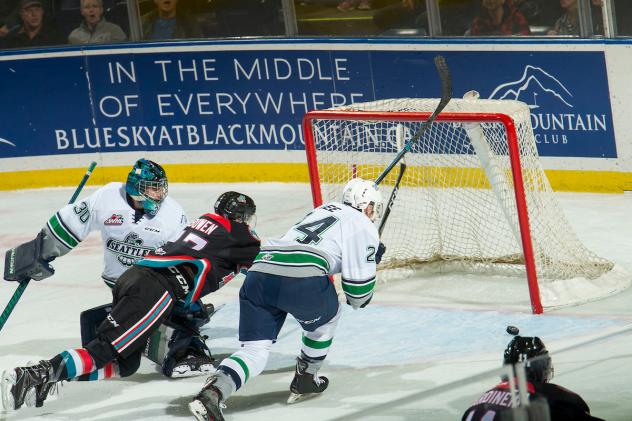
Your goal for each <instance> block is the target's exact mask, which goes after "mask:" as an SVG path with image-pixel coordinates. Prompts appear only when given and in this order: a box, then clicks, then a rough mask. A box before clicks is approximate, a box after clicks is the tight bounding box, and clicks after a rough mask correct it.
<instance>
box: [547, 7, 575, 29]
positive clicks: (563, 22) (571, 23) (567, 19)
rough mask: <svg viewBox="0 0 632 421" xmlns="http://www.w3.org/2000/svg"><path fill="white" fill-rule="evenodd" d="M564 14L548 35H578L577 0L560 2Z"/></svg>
mask: <svg viewBox="0 0 632 421" xmlns="http://www.w3.org/2000/svg"><path fill="white" fill-rule="evenodd" d="M560 6H562V9H564V14H563V15H562V16H560V17H559V19H558V20H557V21H556V22H555V24H554V25H553V29H551V30H550V31H549V32H548V35H579V9H578V7H577V0H560Z"/></svg>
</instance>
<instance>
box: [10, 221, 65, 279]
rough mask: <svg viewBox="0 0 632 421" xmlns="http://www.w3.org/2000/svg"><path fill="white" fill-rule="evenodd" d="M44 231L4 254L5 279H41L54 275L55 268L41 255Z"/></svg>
mask: <svg viewBox="0 0 632 421" xmlns="http://www.w3.org/2000/svg"><path fill="white" fill-rule="evenodd" d="M42 240H43V237H42V233H41V232H40V233H39V234H38V236H37V237H36V238H35V239H33V240H31V241H29V242H26V243H24V244H20V245H19V246H17V247H14V248H12V249H11V250H8V251H7V252H6V254H5V256H4V279H5V280H7V281H24V280H27V279H33V280H35V281H41V280H42V279H46V278H48V277H50V276H52V275H53V274H54V273H55V269H53V267H52V266H51V265H49V264H48V262H47V261H46V260H44V259H42V257H41V248H42Z"/></svg>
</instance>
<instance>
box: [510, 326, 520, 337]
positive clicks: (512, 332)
mask: <svg viewBox="0 0 632 421" xmlns="http://www.w3.org/2000/svg"><path fill="white" fill-rule="evenodd" d="M507 333H509V334H510V335H514V336H515V335H517V334H518V333H520V330H519V329H518V328H517V327H516V326H507Z"/></svg>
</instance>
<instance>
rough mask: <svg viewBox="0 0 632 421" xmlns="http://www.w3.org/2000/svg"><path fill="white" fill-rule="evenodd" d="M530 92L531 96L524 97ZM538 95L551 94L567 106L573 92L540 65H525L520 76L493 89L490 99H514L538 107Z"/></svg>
mask: <svg viewBox="0 0 632 421" xmlns="http://www.w3.org/2000/svg"><path fill="white" fill-rule="evenodd" d="M528 94H532V98H526V97H527V96H528ZM538 96H553V97H555V98H557V99H558V100H559V101H560V102H562V103H563V104H564V105H566V106H567V107H570V108H573V104H571V103H570V100H571V98H572V97H573V94H571V93H570V91H569V90H568V89H566V87H565V86H564V85H563V84H562V82H560V81H559V80H558V79H557V78H556V77H554V76H553V75H551V74H550V73H548V72H546V71H545V70H544V69H542V68H540V67H535V66H531V65H527V66H526V67H525V68H524V72H523V73H522V77H521V78H520V79H519V80H517V81H514V82H508V83H503V84H502V85H499V86H498V87H496V89H494V92H492V94H491V95H490V96H489V98H490V99H515V100H521V101H524V102H526V103H527V104H529V108H531V109H535V108H539V107H540V106H539V105H538Z"/></svg>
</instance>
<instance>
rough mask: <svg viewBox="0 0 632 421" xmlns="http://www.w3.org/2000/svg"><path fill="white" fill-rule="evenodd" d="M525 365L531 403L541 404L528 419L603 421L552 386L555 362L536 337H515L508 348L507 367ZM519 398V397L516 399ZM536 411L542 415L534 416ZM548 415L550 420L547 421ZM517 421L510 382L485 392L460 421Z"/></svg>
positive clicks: (572, 396)
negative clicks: (513, 410)
mask: <svg viewBox="0 0 632 421" xmlns="http://www.w3.org/2000/svg"><path fill="white" fill-rule="evenodd" d="M518 362H524V363H525V370H526V375H527V389H528V395H529V400H530V401H539V402H542V399H544V400H545V402H543V405H544V408H543V409H544V411H543V412H544V413H540V412H542V407H539V406H537V405H530V406H533V408H531V409H530V410H532V413H531V414H529V418H528V419H537V420H543V421H545V419H546V420H548V419H550V421H569V420H573V421H589V420H591V421H603V420H601V418H597V417H593V416H592V415H590V409H589V408H588V404H586V402H585V401H584V400H583V399H582V398H581V396H579V395H578V394H577V393H574V392H571V391H570V390H568V389H565V388H563V387H562V386H558V385H556V384H553V383H549V382H550V380H551V379H552V378H553V362H552V360H551V357H550V355H549V352H548V350H547V349H546V347H545V346H544V343H543V342H542V340H541V339H540V338H538V337H537V336H534V337H527V336H515V337H514V338H513V339H512V340H511V342H509V344H508V345H507V348H506V349H505V353H504V356H503V363H504V364H512V365H513V364H516V363H518ZM516 398H517V396H516ZM534 411H540V412H538V413H535V412H534ZM546 413H548V414H549V415H548V416H549V417H550V418H547V414H546ZM514 419H516V417H515V416H514V412H512V408H511V390H510V387H509V382H508V381H503V382H502V383H500V384H498V385H497V386H495V387H494V388H493V389H490V390H488V391H487V392H485V393H484V394H483V395H482V396H481V397H480V398H478V400H477V401H476V402H475V403H474V404H473V405H472V406H471V407H469V408H468V409H467V410H466V411H465V413H464V414H463V417H462V419H461V421H512V420H514Z"/></svg>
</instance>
